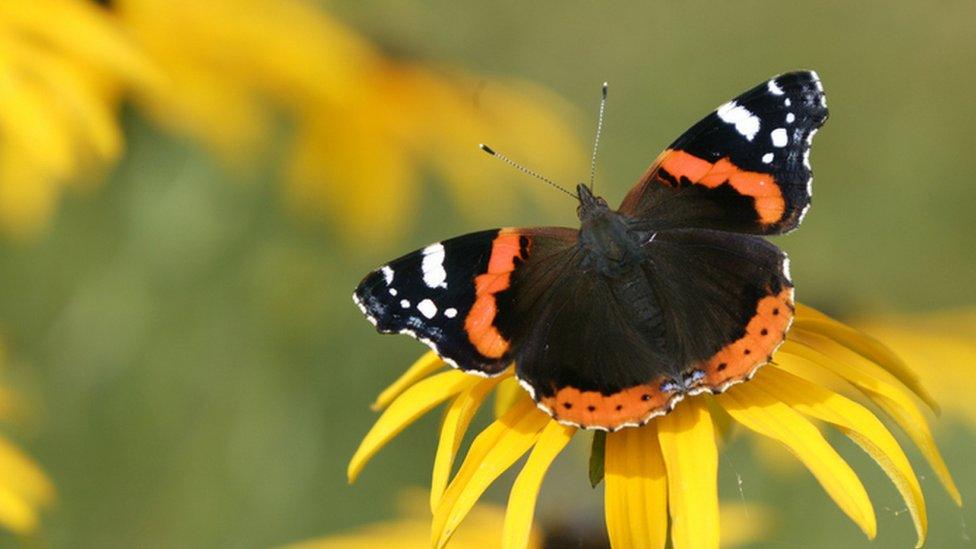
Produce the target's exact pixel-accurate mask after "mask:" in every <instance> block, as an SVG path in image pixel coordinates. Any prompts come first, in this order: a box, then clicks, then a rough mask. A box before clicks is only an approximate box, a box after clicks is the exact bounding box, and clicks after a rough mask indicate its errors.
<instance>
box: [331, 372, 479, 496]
mask: <svg viewBox="0 0 976 549" xmlns="http://www.w3.org/2000/svg"><path fill="white" fill-rule="evenodd" d="M479 381H481V379H480V378H478V377H475V376H472V375H468V374H465V373H463V372H459V371H456V370H452V371H450V372H444V373H440V374H437V375H435V376H431V377H429V378H427V379H425V380H423V381H421V382H419V383H417V384H416V385H414V386H412V387H410V388H409V389H407V390H406V391H404V392H403V394H402V395H400V396H399V398H397V399H396V400H394V401H393V403H392V404H390V407H389V408H387V410H386V411H385V412H383V415H381V416H380V418H379V419H378V420H376V423H375V424H373V428H372V429H370V430H369V433H367V434H366V436H365V437H364V438H363V441H362V442H361V443H360V444H359V448H358V449H357V450H356V453H355V455H353V456H352V459H351V460H349V467H348V469H347V470H346V475H347V477H348V478H349V482H354V481H355V480H356V477H357V476H359V473H360V471H362V470H363V467H364V466H365V465H366V462H368V461H369V460H370V458H372V457H373V456H374V455H375V454H376V452H378V451H379V449H380V448H382V447H383V446H384V445H386V443H387V442H389V441H390V440H391V439H392V438H393V437H395V436H397V435H398V434H400V432H401V431H403V430H404V429H405V428H406V427H407V426H408V425H410V424H411V423H413V422H414V421H416V420H417V418H419V417H420V416H422V415H424V414H426V413H427V412H428V411H430V409H431V408H433V407H434V406H437V405H438V404H440V403H441V402H444V401H445V400H447V399H449V398H451V397H452V396H454V395H456V394H458V393H460V392H461V391H464V390H465V389H467V388H469V387H471V386H472V385H474V384H476V383H478V382H479Z"/></svg>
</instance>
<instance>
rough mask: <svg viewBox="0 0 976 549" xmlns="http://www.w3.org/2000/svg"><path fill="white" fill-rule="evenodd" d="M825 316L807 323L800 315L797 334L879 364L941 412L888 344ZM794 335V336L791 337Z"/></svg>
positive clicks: (910, 369) (914, 375)
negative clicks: (826, 341) (833, 344)
mask: <svg viewBox="0 0 976 549" xmlns="http://www.w3.org/2000/svg"><path fill="white" fill-rule="evenodd" d="M821 316H822V317H823V318H812V319H806V318H803V316H802V315H801V314H797V321H796V324H795V326H794V330H797V331H796V332H795V333H796V334H801V333H803V332H804V331H809V332H813V333H816V334H820V335H822V336H824V337H828V338H830V339H832V340H834V341H836V342H837V343H839V344H841V345H843V346H845V347H847V348H848V349H850V350H852V351H854V352H855V353H858V354H860V355H861V356H863V357H864V358H866V359H868V360H870V361H871V362H874V363H876V364H878V365H879V366H881V367H882V368H884V369H885V370H888V372H890V373H891V374H892V375H894V376H895V377H896V378H897V379H898V380H899V381H901V382H902V383H904V384H905V386H906V387H908V388H909V389H911V390H912V392H913V393H915V394H916V395H917V396H918V397H919V398H920V399H922V400H923V401H924V402H925V403H926V404H927V405H928V406H929V407H930V408H932V410H934V411H936V412H937V411H938V410H939V403H938V402H936V400H935V398H933V397H932V395H931V394H930V393H929V392H928V391H927V390H926V389H925V387H924V386H923V385H922V382H921V381H920V379H919V376H918V374H916V373H915V372H914V371H913V370H912V368H911V367H910V366H909V365H908V364H906V363H905V361H904V360H902V359H901V358H900V357H899V356H898V355H896V354H895V353H894V351H892V350H891V349H889V348H888V347H887V346H886V345H885V344H884V343H881V342H880V341H878V340H877V339H875V338H873V337H871V336H869V335H867V334H865V333H863V332H859V331H858V330H855V329H854V328H851V327H850V326H847V325H845V324H842V323H840V322H838V321H836V320H833V319H831V318H829V317H826V316H825V315H822V313H821ZM792 335H793V333H791V336H792Z"/></svg>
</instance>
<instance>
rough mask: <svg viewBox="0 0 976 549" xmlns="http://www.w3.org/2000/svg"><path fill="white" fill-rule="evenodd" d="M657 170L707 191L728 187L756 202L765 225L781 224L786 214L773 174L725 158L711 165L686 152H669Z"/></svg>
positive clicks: (781, 195)
mask: <svg viewBox="0 0 976 549" xmlns="http://www.w3.org/2000/svg"><path fill="white" fill-rule="evenodd" d="M660 167H661V168H663V169H664V170H665V171H666V172H668V173H669V174H671V175H672V176H674V178H675V179H679V180H680V179H681V178H685V179H687V180H688V181H691V182H692V183H695V184H696V185H704V186H706V187H708V188H710V189H714V188H716V187H719V186H721V185H722V184H723V183H728V184H729V185H731V186H732V188H733V189H735V190H736V191H737V192H738V193H740V194H742V195H745V196H748V197H751V198H753V199H754V200H755V204H756V206H755V207H756V211H757V212H758V214H759V220H760V221H761V222H762V223H764V224H766V225H770V224H773V223H776V222H778V221H780V220H781V219H782V218H783V213H784V212H785V211H786V201H785V200H784V199H783V192H782V191H781V190H780V188H779V185H777V184H776V179H775V178H774V177H773V175H772V174H769V173H762V172H750V171H746V170H743V169H740V168H739V167H738V166H736V165H735V164H733V163H732V161H731V160H729V159H728V158H722V159H720V160H719V161H718V162H715V163H712V162H709V161H707V160H704V159H702V158H698V157H697V156H695V155H693V154H689V153H687V152H685V151H679V150H672V149H669V150H668V151H665V154H663V155H662V156H661V160H660Z"/></svg>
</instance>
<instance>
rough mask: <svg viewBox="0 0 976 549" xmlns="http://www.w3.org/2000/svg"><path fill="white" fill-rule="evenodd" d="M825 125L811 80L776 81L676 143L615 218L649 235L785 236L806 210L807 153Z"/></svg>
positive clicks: (817, 86)
mask: <svg viewBox="0 0 976 549" xmlns="http://www.w3.org/2000/svg"><path fill="white" fill-rule="evenodd" d="M826 120H827V103H826V96H825V95H824V92H823V86H822V85H821V83H820V79H819V77H818V76H817V74H816V73H815V72H812V71H801V72H792V73H788V74H783V75H781V76H777V77H775V78H773V79H771V80H769V81H767V82H764V83H762V84H760V85H758V86H756V87H755V88H753V89H751V90H749V91H747V92H745V93H744V94H742V95H740V96H739V97H736V98H735V99H733V100H732V101H729V102H728V103H726V104H724V105H722V106H721V107H719V108H718V109H717V110H716V111H714V112H712V113H711V114H709V115H708V116H706V117H705V118H703V119H702V120H701V121H699V122H698V123H697V124H695V125H694V126H692V127H691V129H689V130H688V131H687V132H685V133H684V134H683V135H682V136H681V137H679V138H678V139H677V140H676V141H675V142H674V143H673V144H671V146H670V147H668V149H667V150H665V151H664V152H663V153H662V154H661V155H660V156H659V157H658V158H657V160H655V162H654V163H653V164H652V165H651V167H650V168H648V170H647V172H645V174H644V175H643V176H642V177H641V179H640V181H639V182H638V183H637V185H635V186H634V188H633V189H632V190H631V191H630V193H629V194H628V195H627V197H626V198H625V199H624V201H623V202H622V203H621V205H620V209H619V211H620V213H622V214H625V215H627V216H628V217H631V218H635V219H636V220H637V222H638V223H639V224H640V225H641V226H642V227H643V228H646V229H650V230H655V229H657V230H660V229H668V228H678V227H698V228H709V229H722V230H728V231H735V232H742V233H750V234H777V233H784V232H788V231H790V230H793V229H795V228H796V227H797V226H798V225H799V224H800V221H801V220H802V218H803V215H804V214H805V213H806V210H807V208H808V207H809V206H810V198H811V193H812V181H813V176H812V172H811V170H810V162H809V154H810V145H811V143H812V140H813V136H814V134H815V133H816V132H817V129H818V128H820V127H821V126H822V125H823V124H824V122H826Z"/></svg>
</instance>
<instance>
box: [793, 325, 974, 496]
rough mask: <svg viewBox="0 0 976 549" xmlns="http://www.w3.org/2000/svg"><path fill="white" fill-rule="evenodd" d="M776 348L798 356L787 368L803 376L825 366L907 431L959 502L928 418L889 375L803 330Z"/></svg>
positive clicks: (864, 360)
mask: <svg viewBox="0 0 976 549" xmlns="http://www.w3.org/2000/svg"><path fill="white" fill-rule="evenodd" d="M780 349H781V351H780V354H785V355H786V356H789V355H792V356H794V357H797V358H799V359H800V360H795V361H792V362H791V363H790V364H789V368H788V369H790V370H791V371H792V372H793V373H795V374H797V375H799V376H801V377H807V376H808V373H807V372H809V371H810V370H811V369H813V370H817V369H821V368H825V369H828V370H830V371H831V372H833V373H834V374H836V375H838V376H840V377H842V378H844V379H846V380H847V381H849V382H850V383H851V384H853V385H854V386H855V387H857V388H858V389H860V390H861V391H862V392H863V393H864V394H865V395H867V396H868V397H869V398H870V399H871V400H872V401H873V402H874V403H875V404H877V405H878V406H879V407H880V408H881V409H883V410H884V411H885V413H887V414H888V415H889V416H890V417H891V419H892V420H894V421H895V423H897V424H898V426H899V427H901V428H902V429H903V430H904V431H905V433H906V434H908V436H909V437H910V438H911V439H912V442H914V443H915V445H916V446H918V448H919V450H921V452H922V455H923V456H925V459H926V460H927V461H928V462H929V465H930V466H931V467H932V470H933V471H935V474H936V476H937V477H939V480H940V481H941V482H942V485H943V486H944V487H945V489H946V491H948V492H949V495H950V496H951V497H952V498H953V500H954V501H955V502H956V504H957V505H962V496H961V495H960V494H959V489H958V488H956V483H955V481H953V480H952V475H951V474H950V473H949V469H948V467H946V464H945V461H944V460H943V459H942V454H941V453H939V448H938V446H936V444H935V439H934V438H933V437H932V431H931V430H930V429H929V425H928V420H927V419H926V418H925V416H924V415H923V414H922V412H921V410H919V408H918V406H916V405H915V402H914V401H913V400H912V396H911V394H910V393H909V392H908V391H907V390H905V389H904V386H903V385H902V384H901V383H900V382H899V381H898V380H897V379H895V377H894V376H893V375H891V374H890V373H888V371H887V370H885V369H884V368H881V367H880V366H878V365H877V364H875V363H873V362H871V361H869V360H867V359H865V358H864V357H862V356H861V355H859V354H858V353H855V352H853V351H850V350H849V349H846V348H844V347H842V346H841V345H839V344H837V343H835V342H833V340H831V339H830V338H827V337H824V336H821V335H817V334H811V333H804V334H802V335H800V336H797V337H796V339H795V340H794V341H789V340H788V341H787V342H786V343H784V344H783V346H782V347H781V348H780ZM780 354H777V356H780ZM777 360H778V361H779V360H780V359H777ZM784 365H785V363H784ZM794 367H795V368H796V369H793V368H794ZM812 375H816V374H812Z"/></svg>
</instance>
